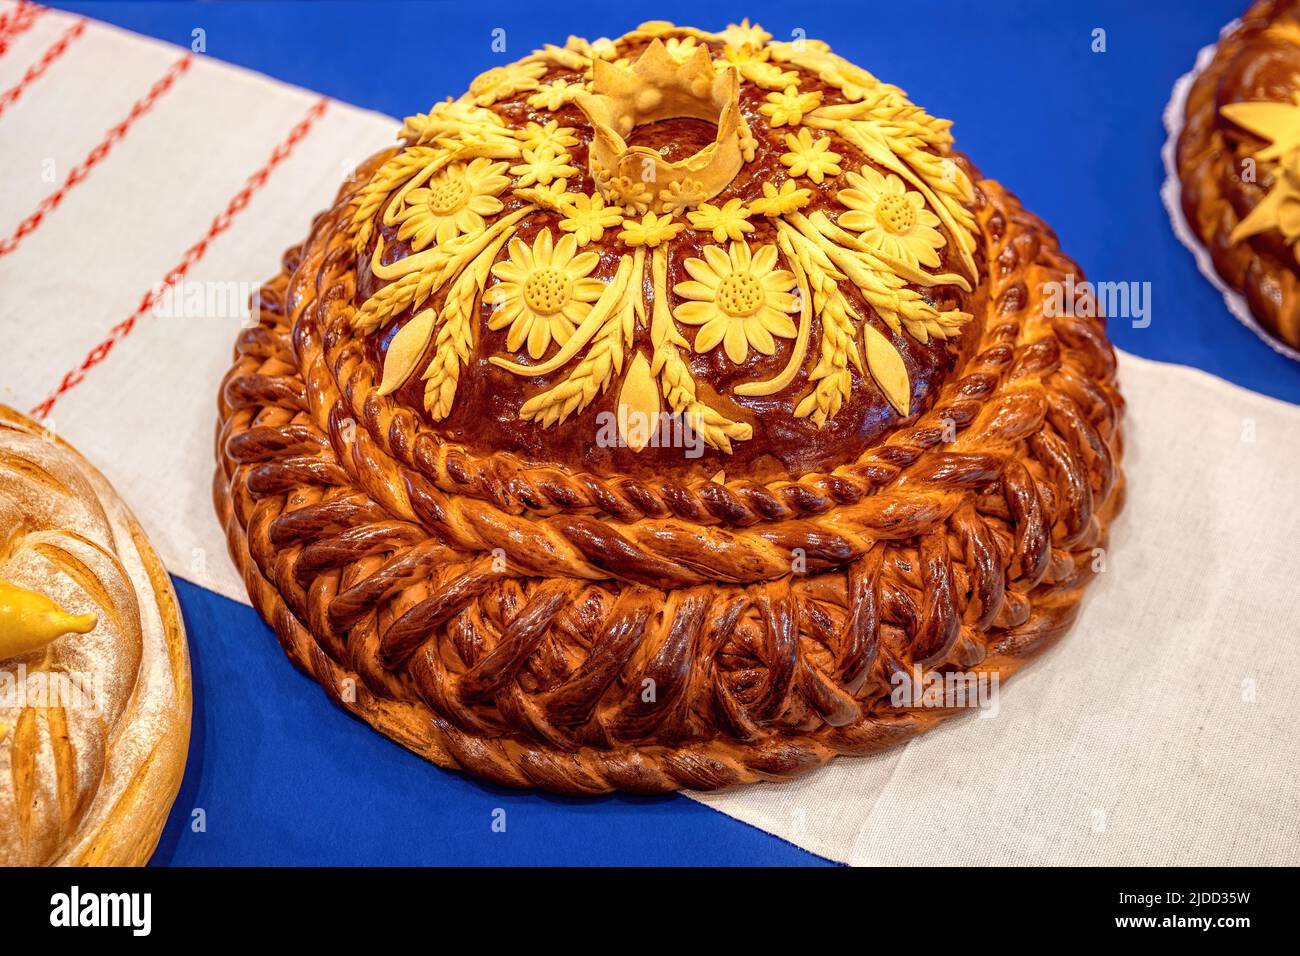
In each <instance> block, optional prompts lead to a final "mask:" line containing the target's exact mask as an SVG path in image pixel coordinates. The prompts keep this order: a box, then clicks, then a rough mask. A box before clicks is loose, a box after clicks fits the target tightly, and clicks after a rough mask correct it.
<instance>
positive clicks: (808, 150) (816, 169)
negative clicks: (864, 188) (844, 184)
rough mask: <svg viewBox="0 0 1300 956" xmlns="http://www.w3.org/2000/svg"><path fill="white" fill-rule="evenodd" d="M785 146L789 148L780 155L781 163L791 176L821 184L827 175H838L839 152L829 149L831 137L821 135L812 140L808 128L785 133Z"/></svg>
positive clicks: (839, 171)
mask: <svg viewBox="0 0 1300 956" xmlns="http://www.w3.org/2000/svg"><path fill="white" fill-rule="evenodd" d="M785 147H786V149H788V150H789V152H788V153H785V154H784V155H782V156H781V164H782V165H783V166H785V167H787V168H788V169H789V170H790V175H791V176H804V177H806V178H808V179H811V180H812V181H813V182H815V183H817V184H819V185H820V184H821V182H822V180H824V179H825V178H826V177H827V176H838V175H839V174H840V173H841V172H843V170H841V169H840V166H839V162H840V159H841V158H842V157H841V156H840V154H839V153H837V152H834V151H833V150H832V149H831V138H830V137H829V136H823V137H821V138H820V139H818V140H815V141H814V140H813V138H812V132H811V131H810V130H808V129H806V128H805V129H801V130H799V133H798V135H795V134H794V133H786V134H785Z"/></svg>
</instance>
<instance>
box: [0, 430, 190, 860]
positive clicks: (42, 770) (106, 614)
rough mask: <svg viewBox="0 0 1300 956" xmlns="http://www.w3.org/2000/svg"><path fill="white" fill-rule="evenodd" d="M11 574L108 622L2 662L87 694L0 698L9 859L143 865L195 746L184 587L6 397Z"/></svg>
mask: <svg viewBox="0 0 1300 956" xmlns="http://www.w3.org/2000/svg"><path fill="white" fill-rule="evenodd" d="M0 579H4V580H5V581H8V582H10V583H12V584H16V585H21V586H23V587H25V588H29V589H32V590H34V591H39V592H40V593H42V594H43V595H46V596H48V597H50V598H51V599H53V600H55V601H57V603H58V604H59V605H60V606H61V607H63V608H65V609H66V610H68V611H69V612H76V613H78V614H83V613H90V614H94V615H95V616H96V618H97V621H96V625H95V627H94V628H93V630H91V631H90V632H89V633H86V634H65V635H64V636H62V637H59V638H57V639H55V640H54V641H52V642H51V643H49V644H47V645H45V646H44V647H40V648H38V649H35V650H33V651H31V652H30V653H27V654H25V655H20V656H18V657H14V658H10V659H9V660H4V661H0V670H3V671H4V672H6V673H8V674H11V675H18V674H20V673H25V674H26V675H27V680H28V682H29V685H30V684H31V682H32V681H33V679H34V678H36V677H40V678H41V679H42V680H43V681H46V682H50V683H46V684H45V685H44V686H46V687H51V686H53V684H52V682H53V681H54V680H55V679H56V678H59V677H60V676H66V677H67V678H68V679H69V680H76V681H79V682H80V683H79V686H80V687H81V688H82V690H83V691H85V692H86V695H85V696H84V697H78V698H68V697H63V696H59V697H58V699H54V698H52V697H42V696H40V695H39V694H38V693H37V692H36V690H35V689H33V690H30V691H29V692H28V693H27V694H26V695H25V696H24V698H23V699H20V700H8V701H4V702H0V724H4V725H5V728H6V732H5V734H4V735H3V737H0V865H6V866H36V865H47V864H53V865H60V866H74V865H97V866H142V865H144V864H145V863H146V862H148V860H149V857H150V856H152V854H153V852H154V849H155V848H156V847H157V844H158V837H159V835H160V833H161V832H162V828H163V824H164V823H165V822H166V820H167V814H168V811H169V810H170V808H171V805H172V801H173V800H174V799H175V797H176V792H177V790H178V789H179V788H180V783H181V777H182V774H183V773H184V769H185V758H186V751H187V748H188V744H189V733H190V668H189V652H188V649H187V647H186V642H185V628H184V624H183V623H182V620H181V615H180V610H179V608H178V606H177V603H176V595H175V593H174V592H173V590H172V585H171V581H170V580H169V579H168V577H167V573H166V571H165V570H164V569H163V566H162V563H161V562H160V561H159V560H158V556H157V554H155V553H154V550H153V548H152V547H151V546H150V544H149V542H148V540H147V539H146V538H145V535H144V532H143V531H142V530H141V529H140V526H139V525H138V524H137V523H136V521H135V519H134V518H133V517H132V516H131V513H130V511H129V510H127V508H126V506H125V505H124V504H123V503H122V502H121V500H120V499H119V498H118V497H117V495H116V493H115V492H114V491H113V489H112V487H111V486H110V485H109V484H108V482H107V481H106V480H105V479H104V477H103V476H102V475H101V474H100V473H99V472H98V471H96V470H95V469H94V468H93V467H92V466H91V465H89V464H88V463H87V462H86V461H85V459H83V458H82V457H81V456H80V455H79V454H78V453H77V452H76V451H75V450H74V449H73V448H72V447H71V446H69V445H67V444H65V443H64V442H62V441H59V440H57V439H53V438H51V437H49V436H48V435H46V434H45V433H44V431H43V429H42V427H41V426H40V425H38V424H36V423H35V422H33V421H31V420H29V419H27V418H25V417H24V416H22V415H20V414H19V413H18V412H15V411H13V410H12V409H8V408H5V407H3V406H0ZM0 656H2V655H0ZM20 668H23V669H25V670H22V671H20ZM88 675H89V676H88ZM15 679H16V678H15ZM33 686H34V685H33ZM9 689H11V690H12V688H9ZM91 695H93V696H91Z"/></svg>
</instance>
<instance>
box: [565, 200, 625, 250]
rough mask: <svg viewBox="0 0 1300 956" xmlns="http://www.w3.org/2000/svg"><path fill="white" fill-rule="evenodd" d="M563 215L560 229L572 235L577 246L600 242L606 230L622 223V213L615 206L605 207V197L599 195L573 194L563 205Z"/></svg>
mask: <svg viewBox="0 0 1300 956" xmlns="http://www.w3.org/2000/svg"><path fill="white" fill-rule="evenodd" d="M564 213H565V217H564V218H563V219H561V220H560V228H561V229H562V230H564V231H565V232H571V233H573V236H574V238H575V239H577V240H578V245H579V246H585V245H588V244H589V243H593V242H600V240H601V239H603V238H604V236H605V230H606V229H612V228H613V227H614V226H617V225H620V224H621V223H622V222H623V211H622V210H621V209H619V208H617V207H615V206H606V205H605V197H604V196H602V195H601V194H600V193H595V194H593V195H590V196H589V195H587V194H585V193H575V194H574V195H573V197H572V198H571V199H570V200H568V202H567V203H566V204H565V207H564Z"/></svg>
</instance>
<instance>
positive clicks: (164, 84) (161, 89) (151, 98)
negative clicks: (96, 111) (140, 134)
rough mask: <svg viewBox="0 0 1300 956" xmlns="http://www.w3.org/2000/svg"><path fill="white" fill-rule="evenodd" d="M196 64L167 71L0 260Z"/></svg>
mask: <svg viewBox="0 0 1300 956" xmlns="http://www.w3.org/2000/svg"><path fill="white" fill-rule="evenodd" d="M193 62H194V54H192V53H187V54H185V56H183V57H181V58H180V59H179V60H177V61H176V62H175V63H173V64H172V65H171V66H170V67H168V69H167V72H166V73H164V74H163V77H162V79H160V80H159V81H158V82H157V83H155V84H154V85H153V86H152V87H151V88H150V89H149V92H148V93H146V94H145V95H144V96H143V97H142V98H140V99H138V100H136V101H135V103H134V104H132V106H131V112H130V113H128V114H127V117H126V119H124V120H122V122H120V123H118V124H117V125H116V126H114V127H113V128H112V129H110V130H109V131H108V132H107V133H105V134H104V138H103V139H102V140H100V141H99V143H98V144H97V145H96V146H95V148H94V149H92V150H91V151H90V153H89V154H87V156H86V158H85V159H83V160H82V161H81V163H80V164H79V165H77V166H75V167H74V168H73V170H72V172H70V173H68V178H67V179H65V180H64V181H63V185H62V186H60V187H59V188H58V189H56V190H54V192H52V193H50V194H49V195H48V196H46V197H45V198H44V199H42V200H41V203H40V205H39V206H37V207H36V211H35V212H34V213H32V214H31V215H30V216H28V217H27V218H26V219H24V220H23V221H22V222H21V223H19V224H18V228H17V229H15V230H14V233H13V235H12V236H10V237H9V238H8V239H5V240H3V241H0V256H7V255H9V253H11V252H13V251H14V250H15V249H17V248H18V244H19V243H20V242H22V241H23V238H24V237H26V236H28V235H30V234H31V233H33V232H35V231H36V228H37V227H38V226H39V225H40V224H41V221H42V220H43V219H44V218H45V216H46V215H47V214H48V213H50V212H51V211H53V210H54V208H55V207H56V206H58V204H59V203H61V202H63V199H64V197H65V196H67V195H68V193H69V192H71V191H72V187H74V186H76V185H77V184H78V183H80V182H82V181H83V180H84V179H85V178H86V177H87V176H89V175H90V171H91V170H92V169H94V168H95V166H97V165H98V164H99V163H100V161H101V160H103V159H104V157H105V156H107V155H108V154H109V152H110V151H111V150H112V148H113V147H114V146H115V145H117V144H118V143H119V142H121V141H122V140H123V139H124V138H125V137H126V134H127V132H128V131H129V130H130V129H131V127H132V126H133V125H135V121H136V120H138V119H139V118H140V117H141V116H143V115H144V114H145V113H148V112H149V110H151V109H152V108H153V105H154V104H155V103H157V102H158V99H159V97H161V96H162V95H163V94H164V93H166V92H167V91H168V90H170V89H171V88H172V84H173V83H175V82H176V78H177V77H178V76H180V75H181V74H182V73H184V72H185V71H186V70H188V69H189V68H190V64H191V63H193Z"/></svg>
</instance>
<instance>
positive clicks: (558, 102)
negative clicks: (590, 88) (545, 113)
mask: <svg viewBox="0 0 1300 956" xmlns="http://www.w3.org/2000/svg"><path fill="white" fill-rule="evenodd" d="M582 90H583V85H582V84H581V83H570V82H569V81H568V80H556V81H555V82H553V83H547V84H545V85H544V86H542V88H541V89H540V90H538V91H537V92H536V93H534V94H533V95H532V96H530V97H528V105H529V106H531V107H532V108H533V109H535V110H550V111H551V112H552V113H554V112H555V111H556V110H558V109H560V108H561V107H562V106H565V105H567V104H569V103H572V102H573V97H574V96H575V95H576V94H578V93H581V92H582Z"/></svg>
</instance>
